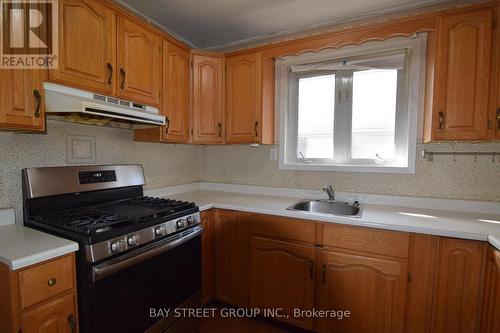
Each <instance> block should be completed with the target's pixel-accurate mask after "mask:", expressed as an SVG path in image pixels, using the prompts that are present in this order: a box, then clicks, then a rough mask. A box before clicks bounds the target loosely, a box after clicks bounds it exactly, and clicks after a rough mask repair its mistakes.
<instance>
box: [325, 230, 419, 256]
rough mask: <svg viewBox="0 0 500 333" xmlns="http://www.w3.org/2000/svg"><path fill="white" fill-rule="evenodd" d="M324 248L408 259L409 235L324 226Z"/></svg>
mask: <svg viewBox="0 0 500 333" xmlns="http://www.w3.org/2000/svg"><path fill="white" fill-rule="evenodd" d="M323 237H324V238H323V242H324V246H333V247H338V248H344V249H348V250H355V251H362V252H366V253H371V254H379V255H386V256H391V257H396V258H405V259H406V258H408V248H409V244H410V235H409V234H407V233H404V232H394V231H384V230H376V229H369V228H357V227H346V226H341V225H335V224H325V227H324V236H323Z"/></svg>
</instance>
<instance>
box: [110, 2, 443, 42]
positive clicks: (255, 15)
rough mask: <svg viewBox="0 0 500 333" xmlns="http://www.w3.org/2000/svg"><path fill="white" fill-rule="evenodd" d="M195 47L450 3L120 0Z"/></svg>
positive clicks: (261, 37) (254, 39)
mask: <svg viewBox="0 0 500 333" xmlns="http://www.w3.org/2000/svg"><path fill="white" fill-rule="evenodd" d="M117 1H118V2H120V3H122V4H124V5H125V6H127V7H129V8H131V9H133V10H135V11H137V12H138V13H139V14H142V15H144V16H146V17H148V18H150V19H151V20H153V21H154V23H156V24H158V25H160V26H161V27H163V28H164V29H165V30H166V31H168V32H170V33H172V34H173V35H175V36H177V37H178V38H180V39H181V40H184V41H185V42H187V43H188V44H190V45H191V46H193V47H197V48H208V49H219V48H220V49H221V48H226V47H230V46H234V45H238V44H243V43H245V42H251V41H256V40H261V39H266V38H272V37H276V36H279V35H283V34H287V33H294V32H297V31H300V30H309V29H313V28H318V27H324V26H327V25H333V24H335V23H339V22H340V21H346V20H350V19H357V18H362V17H367V16H378V15H382V14H387V13H394V12H399V11H404V10H410V9H415V8H419V7H424V6H430V5H434V4H437V3H443V2H448V1H452V0H117Z"/></svg>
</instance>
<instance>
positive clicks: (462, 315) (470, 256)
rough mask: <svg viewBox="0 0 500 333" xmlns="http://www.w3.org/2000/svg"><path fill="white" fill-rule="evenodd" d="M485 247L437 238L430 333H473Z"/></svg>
mask: <svg viewBox="0 0 500 333" xmlns="http://www.w3.org/2000/svg"><path fill="white" fill-rule="evenodd" d="M484 250H485V244H484V243H483V242H478V241H470V240H462V239H454V238H440V240H439V248H438V258H437V260H438V262H437V267H436V285H435V290H434V297H435V298H434V306H433V314H434V317H433V325H432V331H433V332H456V333H465V332H475V331H476V330H477V326H478V325H477V324H478V316H477V314H478V308H479V295H480V287H481V274H482V272H481V271H482V267H483V254H484Z"/></svg>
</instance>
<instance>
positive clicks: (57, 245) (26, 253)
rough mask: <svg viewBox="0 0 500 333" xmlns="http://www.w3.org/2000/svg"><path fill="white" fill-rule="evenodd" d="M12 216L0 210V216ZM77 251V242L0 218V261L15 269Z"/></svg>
mask: <svg viewBox="0 0 500 333" xmlns="http://www.w3.org/2000/svg"><path fill="white" fill-rule="evenodd" d="M5 216H13V214H11V213H10V212H9V214H8V215H7V213H5V212H4V211H3V210H0V217H5ZM75 251H78V243H75V242H72V241H69V240H66V239H63V238H60V237H56V236H52V235H49V234H46V233H44V232H40V231H37V230H35V229H31V228H28V227H23V226H21V225H18V224H14V220H13V217H12V219H10V218H9V219H8V220H6V219H5V218H4V219H3V220H2V219H0V262H2V263H4V264H6V265H8V266H9V267H10V269H12V270H16V269H20V268H24V267H27V266H31V265H34V264H38V263H40V262H42V261H45V260H49V259H53V258H57V257H60V256H63V255H65V254H68V253H71V252H75Z"/></svg>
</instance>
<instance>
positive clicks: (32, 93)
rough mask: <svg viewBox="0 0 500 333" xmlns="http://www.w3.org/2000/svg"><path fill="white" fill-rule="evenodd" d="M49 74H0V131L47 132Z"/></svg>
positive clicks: (18, 71)
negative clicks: (45, 87)
mask: <svg viewBox="0 0 500 333" xmlns="http://www.w3.org/2000/svg"><path fill="white" fill-rule="evenodd" d="M46 79H47V71H46V70H33V69H17V70H8V69H4V70H0V129H7V130H27V131H44V130H45V107H44V105H45V103H44V91H43V81H44V80H46Z"/></svg>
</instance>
